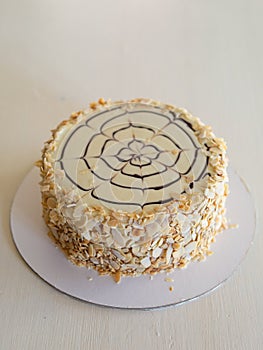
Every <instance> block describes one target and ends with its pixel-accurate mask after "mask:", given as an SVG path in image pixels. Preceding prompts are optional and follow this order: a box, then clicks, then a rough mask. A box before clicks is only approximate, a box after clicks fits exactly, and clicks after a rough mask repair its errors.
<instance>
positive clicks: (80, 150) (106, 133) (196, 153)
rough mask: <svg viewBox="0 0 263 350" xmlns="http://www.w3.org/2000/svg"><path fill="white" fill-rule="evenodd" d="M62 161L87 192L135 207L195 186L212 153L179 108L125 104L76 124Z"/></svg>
mask: <svg viewBox="0 0 263 350" xmlns="http://www.w3.org/2000/svg"><path fill="white" fill-rule="evenodd" d="M57 163H58V164H59V165H60V167H61V169H63V170H64V171H65V174H66V177H67V179H68V180H69V181H70V182H71V183H72V184H74V185H75V186H76V187H77V188H78V189H79V190H80V191H83V192H86V194H85V195H89V196H91V197H92V198H93V199H95V200H97V201H99V202H100V203H102V204H103V205H104V206H108V207H114V208H116V207H117V208H118V209H123V208H125V210H127V209H129V210H134V209H138V208H139V209H142V208H144V207H147V206H150V205H157V204H164V203H168V202H170V201H171V200H173V198H174V197H173V194H174V193H178V194H181V193H184V192H186V191H193V190H194V189H195V186H196V184H197V183H198V182H200V181H202V179H204V177H205V176H206V175H207V165H208V158H207V156H206V155H205V153H204V151H203V149H202V148H201V145H200V144H199V142H198V140H197V138H196V136H195V134H194V131H193V129H192V126H191V124H190V123H188V122H187V121H185V120H184V119H182V118H181V117H180V113H175V112H173V111H169V110H165V111H164V110H162V109H161V108H159V107H155V106H149V105H144V104H142V103H136V104H132V103H126V104H122V105H120V106H117V107H112V108H110V109H105V110H103V111H101V112H97V113H95V114H94V115H92V116H91V117H89V118H88V119H87V120H86V121H85V122H83V123H82V124H80V125H78V126H76V127H75V128H74V129H73V130H72V129H71V131H70V133H69V134H68V135H66V137H65V141H64V142H63V145H62V146H61V149H60V157H59V158H58V160H57Z"/></svg>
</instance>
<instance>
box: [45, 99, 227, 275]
mask: <svg viewBox="0 0 263 350" xmlns="http://www.w3.org/2000/svg"><path fill="white" fill-rule="evenodd" d="M39 166H40V170H41V176H42V181H41V183H40V184H41V193H42V205H43V216H44V219H45V221H46V223H47V225H48V227H49V229H50V232H49V234H50V236H51V237H52V238H53V240H54V241H55V242H56V243H57V244H58V245H59V246H60V247H61V248H62V250H63V251H64V253H65V254H66V256H67V258H68V259H69V260H70V261H72V262H73V263H75V264H77V265H80V266H87V267H93V268H95V269H96V270H98V272H99V273H101V274H112V275H113V276H114V277H115V279H116V281H119V280H120V277H121V275H133V276H136V275H140V274H142V273H150V274H155V273H157V272H161V271H171V270H173V269H174V268H177V267H179V268H182V267H186V265H187V264H188V262H189V261H191V260H203V259H204V258H205V257H206V255H209V254H211V251H210V244H211V243H212V242H213V241H214V239H215V235H216V234H217V233H218V232H221V231H222V230H223V229H224V228H225V227H226V220H225V199H226V197H227V194H228V185H227V182H228V178H227V172H226V167H227V160H226V145H225V143H224V141H223V140H222V139H219V138H216V137H215V135H214V134H213V132H212V131H211V128H210V127H208V126H205V125H204V124H203V123H202V122H201V121H200V120H199V119H198V118H196V117H194V116H192V115H191V114H190V113H189V112H187V111H186V110H185V109H182V108H176V107H174V106H171V105H167V104H162V103H160V102H156V101H153V100H149V99H135V100H131V101H117V102H111V101H104V100H103V99H100V100H99V101H98V102H97V103H92V104H91V105H90V107H89V108H88V109H87V110H84V111H79V112H76V113H73V114H72V115H71V117H70V119H68V120H67V121H63V122H62V123H61V124H60V125H59V126H58V127H57V128H56V129H55V130H53V132H52V138H51V139H50V140H49V141H48V142H46V144H45V147H44V149H43V153H42V159H41V161H40V162H39Z"/></svg>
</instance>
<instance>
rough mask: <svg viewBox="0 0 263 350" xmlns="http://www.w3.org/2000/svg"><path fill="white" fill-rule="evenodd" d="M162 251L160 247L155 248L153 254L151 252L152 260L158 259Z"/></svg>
mask: <svg viewBox="0 0 263 350" xmlns="http://www.w3.org/2000/svg"><path fill="white" fill-rule="evenodd" d="M162 251H163V250H162V249H161V248H160V247H156V248H155V249H154V250H153V252H152V257H153V258H155V259H156V258H159V256H160V255H161V254H162Z"/></svg>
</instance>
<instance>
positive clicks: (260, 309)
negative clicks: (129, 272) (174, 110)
mask: <svg viewBox="0 0 263 350" xmlns="http://www.w3.org/2000/svg"><path fill="white" fill-rule="evenodd" d="M262 16H263V2H262V1H261V0H258V1H256V0H252V1H248V0H228V1H227V0H222V1H210V0H187V1H186V0H185V1H183V0H173V1H168V0H162V1H161V0H140V1H139V0H133V1H125V0H115V1H113V0H108V1H106V0H104V1H102V0H97V1H88V0H83V1H80V0H75V1H73V0H72V1H65V0H64V1H62V0H56V1H51V0H45V1H41V0H34V1H33V0H31V1H30V0H27V1H26V0H20V1H12V0H1V1H0V118H1V137H0V147H1V167H0V186H1V187H0V193H1V197H0V208H1V217H0V349H1V350H2V349H3V350H9V349H12V350H13V349H92V350H93V349H114V350H115V349H116V350H118V349H120V350H122V349H202V350H203V349H209V350H210V349H220V350H221V349H227V350H228V349H231V350H232V349H238V350H239V349H241V350H243V349H244V350H247V349H253V350H257V349H261V346H262V342H263V298H262V297H263V292H262V290H263V282H262V272H261V269H262V266H263V243H262V238H261V234H262V209H263V208H262V196H263V190H262V181H261V178H262V174H261V173H262V170H263V161H262V154H261V153H262V141H261V134H262V130H263V117H262V113H263V112H262V111H263V99H262V95H263V88H262V84H263V83H262V82H263V47H262V31H263V25H262V23H263V22H262ZM99 97H104V98H112V99H126V98H133V97H151V98H155V99H158V100H162V101H163V102H168V103H173V104H176V105H178V106H181V107H186V108H187V109H189V110H190V111H191V112H192V113H193V114H194V115H197V116H199V117H201V119H202V120H203V121H204V122H206V123H207V124H211V125H212V126H213V129H214V131H215V133H216V134H217V135H218V136H223V137H224V138H225V139H226V141H227V143H228V148H229V151H228V154H229V158H230V162H231V164H232V166H233V167H234V168H236V169H237V170H238V172H239V173H240V174H241V176H242V177H243V178H244V179H245V180H246V182H247V183H248V185H249V187H250V189H251V192H252V194H253V196H254V198H255V203H256V207H257V233H256V238H255V242H254V245H253V247H252V248H251V249H250V251H249V253H248V256H247V258H246V260H245V261H244V262H243V263H242V264H241V266H240V268H239V269H238V271H237V272H236V273H235V274H234V275H233V276H232V278H231V279H230V280H229V281H228V282H227V283H226V284H225V285H224V286H223V287H221V288H220V289H218V290H217V291H215V292H214V293H212V294H211V295H208V296H206V297H203V298H201V299H199V300H197V301H194V302H192V303H189V304H186V305H183V306H180V307H178V308H170V309H166V310H162V311H150V312H140V311H120V310H111V309H105V308H101V307H96V306H92V305H89V304H86V303H83V302H80V301H78V300H75V299H72V298H70V297H68V296H65V295H63V294H61V293H59V292H58V291H56V290H54V289H53V288H52V287H50V286H49V285H47V284H46V283H44V282H43V281H42V280H41V279H39V278H38V277H37V276H36V275H35V274H34V273H33V272H32V271H31V270H30V269H29V268H28V267H27V266H26V265H25V263H24V262H23V261H22V259H21V258H20V256H19V254H18V253H17V251H16V249H15V246H14V244H13V242H12V238H11V234H10V229H9V209H10V205H11V201H12V198H13V196H14V194H15V192H16V190H17V187H18V186H19V184H20V182H21V181H22V179H23V177H24V176H25V174H26V173H27V172H28V171H29V169H30V168H31V167H32V164H33V162H34V161H35V160H37V159H38V158H39V157H40V149H41V148H42V146H43V143H44V141H45V140H46V139H47V138H49V136H50V132H49V130H50V129H52V128H54V127H55V126H56V125H57V124H58V123H59V122H60V121H61V120H62V119H64V118H66V117H68V115H69V114H70V113H71V112H72V111H74V110H78V109H81V108H84V107H85V106H87V104H88V103H89V102H90V101H93V100H96V99H98V98H99ZM233 249H235V247H233ZM207 263H209V262H207Z"/></svg>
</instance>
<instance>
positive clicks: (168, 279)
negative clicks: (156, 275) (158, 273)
mask: <svg viewBox="0 0 263 350" xmlns="http://www.w3.org/2000/svg"><path fill="white" fill-rule="evenodd" d="M164 280H165V282H170V283H172V282H174V280H173V278H170V277H166V278H165V279H164Z"/></svg>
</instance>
